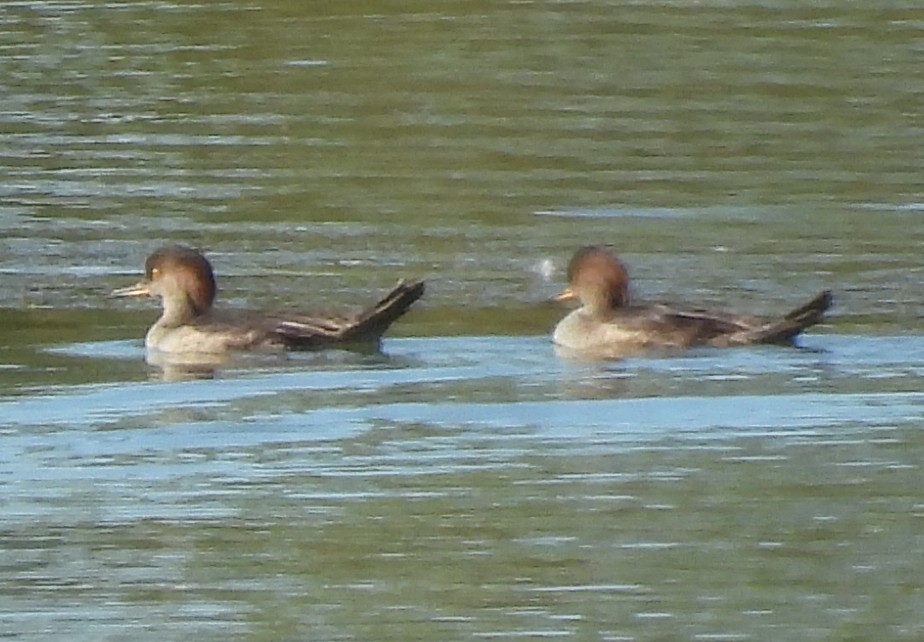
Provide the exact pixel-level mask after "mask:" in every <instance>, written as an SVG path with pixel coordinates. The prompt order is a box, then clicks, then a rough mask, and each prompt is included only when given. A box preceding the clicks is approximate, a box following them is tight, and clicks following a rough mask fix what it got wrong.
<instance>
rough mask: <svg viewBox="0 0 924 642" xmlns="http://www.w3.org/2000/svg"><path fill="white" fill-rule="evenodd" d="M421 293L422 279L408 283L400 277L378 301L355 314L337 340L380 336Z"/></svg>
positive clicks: (366, 338)
mask: <svg viewBox="0 0 924 642" xmlns="http://www.w3.org/2000/svg"><path fill="white" fill-rule="evenodd" d="M423 293H424V282H423V281H413V282H410V283H408V282H407V281H405V280H404V279H401V280H400V281H398V283H397V284H396V285H395V287H394V288H392V289H391V291H390V292H388V294H386V295H385V296H383V297H382V298H381V300H379V302H378V303H376V304H374V305H371V306H369V307H368V308H366V309H365V310H363V311H362V312H361V313H360V314H359V315H357V316H356V319H355V322H354V323H352V324H350V326H349V327H347V328H344V330H343V332H342V334H341V336H340V337H339V340H341V341H351V340H368V339H377V338H379V337H381V336H382V334H384V332H385V331H386V330H387V329H388V327H389V326H390V325H391V324H392V323H394V322H395V320H397V319H398V318H399V317H400V316H402V315H403V314H404V313H405V312H407V310H408V308H410V307H411V305H413V303H414V302H415V301H417V299H419V298H420V297H422V296H423Z"/></svg>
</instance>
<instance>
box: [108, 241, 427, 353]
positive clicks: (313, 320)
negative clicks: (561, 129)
mask: <svg viewBox="0 0 924 642" xmlns="http://www.w3.org/2000/svg"><path fill="white" fill-rule="evenodd" d="M144 272H145V276H144V279H142V280H141V281H140V282H138V283H136V284H135V285H132V286H129V287H126V288H121V289H118V290H115V291H113V292H112V294H113V296H119V297H138V296H152V297H158V298H160V299H161V304H162V306H163V312H162V314H161V316H160V318H159V319H158V320H157V321H156V322H155V323H154V325H152V326H151V327H150V329H149V330H148V332H147V334H146V335H145V339H144V345H145V347H146V348H147V349H148V350H149V351H157V352H161V353H172V354H180V353H205V354H219V353H227V352H230V351H238V350H263V351H267V350H270V351H272V350H277V351H278V350H311V349H316V348H324V347H328V346H332V345H335V344H342V343H354V342H355V343H361V342H376V341H378V340H379V338H380V337H381V336H382V334H383V333H384V332H385V330H387V329H388V327H389V326H390V325H391V324H392V322H393V321H395V320H396V319H397V318H398V317H400V316H401V315H403V314H404V313H405V312H406V311H407V310H408V308H409V307H410V306H411V304H413V303H414V302H415V301H416V300H417V299H419V298H420V297H421V296H422V295H423V292H424V283H423V281H415V282H412V283H407V282H405V281H403V280H402V281H399V282H398V284H397V285H396V286H395V287H394V288H393V289H392V290H391V291H390V292H389V293H388V294H386V295H385V296H384V297H382V299H381V300H380V301H379V302H378V303H376V304H374V305H372V306H370V307H368V308H366V309H365V310H363V311H362V312H360V313H358V314H347V315H343V316H313V315H306V314H258V313H250V312H243V311H227V312H218V311H216V310H214V309H213V308H212V303H213V302H214V301H215V294H216V285H215V275H214V273H213V272H212V266H211V264H210V263H209V261H208V259H206V258H205V257H204V256H203V255H202V253H200V252H199V251H198V250H195V249H193V248H190V247H186V246H183V245H168V246H165V247H161V248H160V249H158V250H156V251H155V252H153V253H152V254H151V255H150V256H149V257H148V258H147V260H146V261H145V264H144Z"/></svg>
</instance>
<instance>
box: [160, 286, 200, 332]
mask: <svg viewBox="0 0 924 642" xmlns="http://www.w3.org/2000/svg"><path fill="white" fill-rule="evenodd" d="M163 308H164V309H163V312H162V313H161V315H160V319H158V320H157V324H156V325H158V326H159V327H162V328H175V327H177V326H181V325H186V324H187V323H189V322H190V321H192V320H193V319H195V318H196V317H197V316H200V314H201V313H200V312H199V310H198V309H197V308H196V306H195V304H194V303H193V301H192V299H191V298H190V297H189V295H187V294H186V293H185V292H176V293H172V294H168V295H165V296H164V297H163Z"/></svg>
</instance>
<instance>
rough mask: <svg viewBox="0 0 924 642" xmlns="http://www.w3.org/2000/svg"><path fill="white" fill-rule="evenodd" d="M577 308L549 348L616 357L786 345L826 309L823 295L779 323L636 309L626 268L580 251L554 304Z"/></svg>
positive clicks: (597, 250) (594, 250)
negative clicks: (659, 351) (577, 305)
mask: <svg viewBox="0 0 924 642" xmlns="http://www.w3.org/2000/svg"><path fill="white" fill-rule="evenodd" d="M571 299H579V300H580V302H581V304H582V307H580V308H578V309H577V310H574V311H573V312H571V313H570V314H568V316H566V317H565V318H564V319H562V320H561V322H559V324H558V325H557V326H556V327H555V331H554V333H553V335H552V340H553V342H554V343H555V344H556V345H558V346H560V347H562V348H565V349H567V350H569V351H574V352H577V353H589V354H592V355H598V356H620V355H625V354H632V353H636V352H639V351H641V350H645V349H649V348H661V349H670V348H687V347H691V346H700V345H709V346H717V347H728V346H740V345H750V344H757V343H773V344H791V343H792V341H793V339H794V337H795V336H796V335H798V334H799V333H800V332H802V331H803V330H805V329H806V328H808V327H809V326H812V325H814V324H816V323H818V322H819V321H821V320H822V317H823V315H824V312H825V311H826V310H827V309H828V308H829V307H830V306H831V303H832V296H831V292H830V291H827V290H825V291H823V292H820V293H818V294H817V295H815V296H814V297H812V298H811V299H810V300H809V301H807V302H806V303H804V304H803V305H801V306H799V307H798V308H795V309H794V310H792V311H791V312H789V313H788V314H786V315H785V316H782V317H777V318H771V319H762V318H758V317H752V316H741V315H736V314H729V313H724V312H714V311H710V310H704V309H699V308H678V307H674V306H670V305H665V304H660V303H655V304H636V303H633V302H631V301H630V298H629V276H628V272H627V271H626V268H625V266H624V265H623V264H622V262H620V261H619V259H617V258H616V257H615V256H614V255H613V254H612V252H610V250H608V249H607V248H606V247H603V246H585V247H582V248H580V249H579V250H578V251H577V252H575V254H574V256H573V257H572V259H571V261H570V263H569V264H568V288H567V289H566V290H565V291H564V292H563V293H562V294H560V295H559V296H557V297H556V300H558V301H567V300H571Z"/></svg>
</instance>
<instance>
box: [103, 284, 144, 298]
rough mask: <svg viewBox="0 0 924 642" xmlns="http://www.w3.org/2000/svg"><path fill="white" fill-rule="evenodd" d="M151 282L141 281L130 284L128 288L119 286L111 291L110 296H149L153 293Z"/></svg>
mask: <svg viewBox="0 0 924 642" xmlns="http://www.w3.org/2000/svg"><path fill="white" fill-rule="evenodd" d="M150 285H151V284H150V283H149V282H147V281H139V282H138V283H136V284H135V285H130V286H128V287H127V288H119V289H118V290H113V291H112V292H110V293H109V296H124V297H128V296H132V297H134V296H148V295H150V294H151V288H150Z"/></svg>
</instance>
